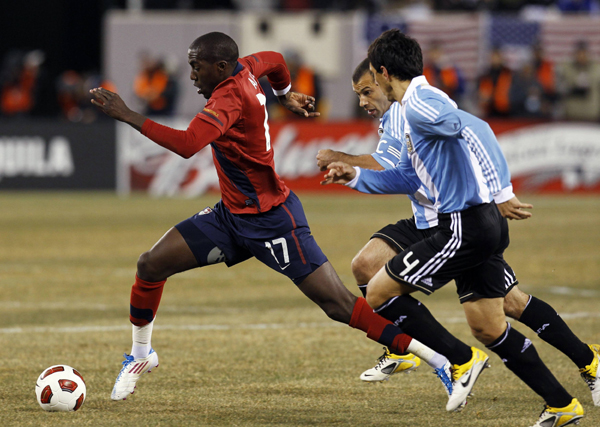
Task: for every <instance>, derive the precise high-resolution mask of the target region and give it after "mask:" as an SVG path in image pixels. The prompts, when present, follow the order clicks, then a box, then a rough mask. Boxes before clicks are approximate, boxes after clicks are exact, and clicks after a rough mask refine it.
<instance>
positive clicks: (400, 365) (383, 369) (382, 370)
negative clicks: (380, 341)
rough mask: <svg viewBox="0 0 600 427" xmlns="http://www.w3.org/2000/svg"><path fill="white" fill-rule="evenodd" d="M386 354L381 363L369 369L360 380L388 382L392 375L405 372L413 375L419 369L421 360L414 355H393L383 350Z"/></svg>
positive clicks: (385, 348) (381, 358) (380, 359)
mask: <svg viewBox="0 0 600 427" xmlns="http://www.w3.org/2000/svg"><path fill="white" fill-rule="evenodd" d="M383 349H384V350H385V352H384V353H383V355H382V356H381V357H380V358H379V363H378V364H377V365H376V366H374V367H373V368H371V369H367V370H366V371H365V372H363V373H362V374H361V376H360V379H361V380H363V381H367V382H379V381H386V380H388V379H389V378H390V377H391V376H392V375H394V374H397V373H400V372H404V373H407V374H409V373H411V372H412V371H414V370H415V369H417V368H418V367H419V365H420V364H421V359H419V358H418V357H417V356H415V355H414V354H410V353H408V354H403V355H398V354H393V353H390V351H389V350H388V349H387V347H384V348H383Z"/></svg>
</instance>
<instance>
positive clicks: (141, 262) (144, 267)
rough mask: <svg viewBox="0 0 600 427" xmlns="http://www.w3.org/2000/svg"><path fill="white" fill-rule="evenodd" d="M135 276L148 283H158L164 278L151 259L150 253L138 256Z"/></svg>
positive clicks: (154, 261)
mask: <svg viewBox="0 0 600 427" xmlns="http://www.w3.org/2000/svg"><path fill="white" fill-rule="evenodd" d="M137 275H138V277H139V278H140V279H142V280H146V281H148V282H160V281H161V280H164V279H165V278H164V277H162V276H163V275H164V274H163V272H162V271H161V269H160V268H159V267H158V265H157V262H156V260H154V259H153V257H152V253H151V252H150V251H148V252H144V253H143V254H141V255H140V257H139V258H138V262H137Z"/></svg>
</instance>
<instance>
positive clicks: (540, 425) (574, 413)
mask: <svg viewBox="0 0 600 427" xmlns="http://www.w3.org/2000/svg"><path fill="white" fill-rule="evenodd" d="M582 418H583V407H582V406H581V403H579V401H578V400H577V399H573V400H571V404H569V405H568V406H565V407H564V408H552V407H550V406H548V405H546V406H545V407H544V410H543V411H542V413H541V414H540V419H539V420H537V422H536V423H535V424H534V425H532V426H531V427H562V426H566V425H569V424H579V420H581V419H582Z"/></svg>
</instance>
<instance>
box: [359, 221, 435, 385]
mask: <svg viewBox="0 0 600 427" xmlns="http://www.w3.org/2000/svg"><path fill="white" fill-rule="evenodd" d="M424 237H425V235H424V232H423V231H421V230H419V229H417V227H416V224H415V221H414V218H410V219H403V220H401V221H398V222H397V223H395V224H388V225H386V226H385V227H383V228H382V229H380V230H378V231H377V232H375V233H374V234H373V235H372V236H371V240H369V242H368V243H367V244H366V245H365V246H364V247H363V248H362V249H361V250H360V251H359V252H358V254H356V256H355V257H354V259H353V260H352V265H351V266H352V274H353V275H354V278H355V280H356V283H357V285H358V288H359V289H360V291H361V292H362V294H363V297H366V295H367V284H368V283H369V280H371V279H372V278H373V276H374V275H375V274H376V273H377V272H378V271H379V270H380V269H381V267H383V266H384V265H385V263H386V262H388V261H389V260H390V259H391V258H393V257H394V256H395V255H397V254H398V252H400V251H401V250H402V249H403V248H404V247H407V246H409V245H410V244H411V243H413V242H416V241H419V240H421V239H423V238H424ZM420 364H421V360H420V359H419V358H418V357H416V356H415V355H413V354H410V353H407V354H402V355H399V354H394V353H392V352H390V351H389V349H387V348H384V353H383V355H381V356H380V357H379V358H378V360H377V364H376V365H375V366H374V367H372V368H370V369H367V370H366V371H364V372H363V373H362V374H361V375H360V379H361V380H363V381H368V382H378V381H385V380H388V379H389V378H390V377H391V376H392V375H394V374H397V373H410V372H412V371H414V370H415V369H417V368H418V367H419V365H420ZM435 369H439V368H435ZM436 373H438V374H440V378H442V376H443V374H444V372H443V371H436ZM442 383H443V384H445V383H444V380H442Z"/></svg>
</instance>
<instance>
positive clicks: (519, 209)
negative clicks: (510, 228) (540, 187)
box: [498, 196, 533, 219]
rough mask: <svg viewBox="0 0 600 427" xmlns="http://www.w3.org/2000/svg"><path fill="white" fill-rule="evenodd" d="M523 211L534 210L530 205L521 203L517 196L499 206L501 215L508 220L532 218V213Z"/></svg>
mask: <svg viewBox="0 0 600 427" xmlns="http://www.w3.org/2000/svg"><path fill="white" fill-rule="evenodd" d="M523 209H533V205H531V204H529V203H521V202H520V201H519V199H517V196H515V197H513V198H512V199H510V200H508V201H506V202H504V203H500V204H499V205H498V210H499V211H500V214H501V215H502V216H503V217H504V218H507V219H527V218H531V215H532V214H531V212H528V211H525V210H523Z"/></svg>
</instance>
